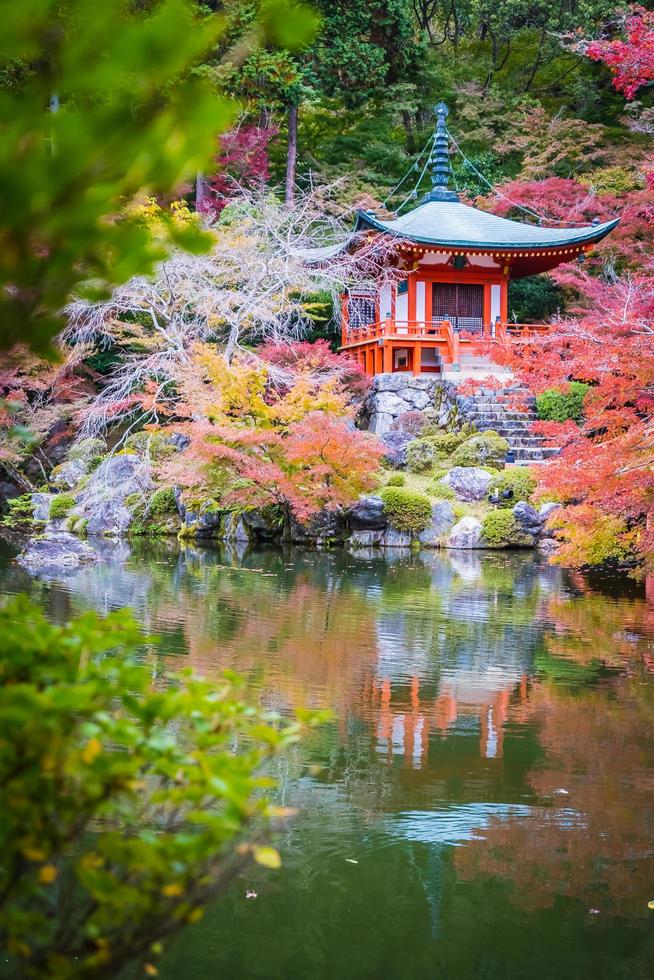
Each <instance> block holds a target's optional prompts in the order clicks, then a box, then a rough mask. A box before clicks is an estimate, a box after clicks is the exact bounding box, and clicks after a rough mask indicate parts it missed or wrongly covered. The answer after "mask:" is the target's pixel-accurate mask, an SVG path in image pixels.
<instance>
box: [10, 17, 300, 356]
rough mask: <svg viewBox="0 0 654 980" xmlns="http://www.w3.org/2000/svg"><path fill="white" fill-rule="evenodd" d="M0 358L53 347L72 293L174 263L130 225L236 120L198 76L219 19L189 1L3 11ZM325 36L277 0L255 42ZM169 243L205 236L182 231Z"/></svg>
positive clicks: (97, 289)
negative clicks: (133, 206) (136, 208)
mask: <svg viewBox="0 0 654 980" xmlns="http://www.w3.org/2000/svg"><path fill="white" fill-rule="evenodd" d="M0 7H1V10H2V33H1V35H0V124H1V126H2V131H3V134H2V141H1V142H0V194H1V196H2V202H3V206H2V214H1V216H0V349H3V348H4V349H6V348H8V347H10V346H11V345H12V344H14V343H16V342H22V343H27V344H30V345H31V346H32V347H34V348H35V349H37V350H47V348H48V343H49V341H50V339H51V338H52V336H53V335H54V334H55V333H56V332H57V331H58V330H59V329H60V328H61V321H60V319H59V311H60V310H61V308H62V307H63V306H64V305H65V303H66V302H67V301H68V300H69V299H70V297H71V295H72V294H73V293H74V292H77V293H80V292H81V293H82V294H86V295H97V294H98V293H102V292H103V291H106V289H107V288H108V287H109V286H110V285H111V284H115V283H121V282H124V281H126V280H127V279H129V278H130V277H131V276H134V275H139V274H142V273H147V272H149V271H150V270H151V268H152V266H153V265H154V263H155V262H157V261H158V260H160V259H161V258H163V256H164V254H165V246H166V244H167V243H166V241H165V240H164V241H162V240H158V241H157V240H153V237H152V235H151V233H150V231H148V229H147V227H144V225H143V223H142V222H139V221H137V220H134V219H133V218H130V216H129V205H130V203H131V202H133V201H134V199H135V198H137V197H138V196H139V195H143V194H151V195H159V194H162V195H165V194H169V193H173V192H175V191H179V188H180V186H181V185H182V183H183V181H185V180H189V179H193V177H194V175H195V173H196V171H199V170H200V171H201V170H204V169H206V168H207V167H208V166H209V164H210V162H211V160H212V159H213V157H214V156H215V153H216V138H217V135H218V134H219V133H220V132H222V131H224V129H225V128H226V127H227V126H228V125H229V123H230V121H231V119H232V116H233V106H232V105H231V104H230V103H229V101H228V100H226V99H225V98H224V97H221V96H219V95H218V94H217V93H216V92H215V91H214V90H213V89H212V87H211V84H210V82H209V81H208V80H207V79H206V78H203V77H201V76H202V74H203V73H202V72H201V71H199V70H198V69H199V68H200V66H201V65H202V64H203V62H204V61H205V60H206V59H209V60H210V59H211V58H212V53H213V56H215V51H216V46H217V44H218V41H219V39H220V38H221V35H222V33H223V23H222V20H221V18H220V17H219V16H216V15H214V14H212V13H211V12H210V11H208V10H207V8H206V7H202V6H200V5H195V4H193V3H192V2H191V0H154V2H150V3H138V4H137V3H134V2H130V0H103V2H102V3H98V2H97V0H20V3H16V2H14V0H0ZM315 28H316V20H315V17H314V16H313V14H312V13H311V12H310V11H309V10H308V9H307V8H306V7H303V6H302V5H296V4H294V3H293V0H267V2H266V4H265V5H264V6H263V8H262V13H261V17H260V23H259V24H257V25H256V27H255V29H253V31H252V34H251V37H250V38H249V39H248V41H247V44H245V45H244V44H241V46H240V50H239V52H235V54H234V57H243V56H245V54H246V53H247V50H248V46H250V47H251V46H255V45H256V44H259V43H261V42H270V43H273V44H274V43H280V42H281V43H284V44H285V45H286V46H291V45H300V44H302V43H303V42H304V41H305V40H307V39H310V37H311V35H312V33H313V32H314V31H315ZM168 241H176V242H177V243H178V244H180V245H182V246H183V247H185V248H187V249H189V250H192V251H198V250H202V249H203V248H205V247H208V245H209V240H208V236H207V235H206V234H205V233H203V232H202V231H201V229H200V228H199V227H198V226H195V225H193V224H191V225H189V226H186V227H180V226H179V224H178V223H177V224H175V223H174V222H171V224H170V226H169V229H168Z"/></svg>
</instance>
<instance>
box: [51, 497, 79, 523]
mask: <svg viewBox="0 0 654 980" xmlns="http://www.w3.org/2000/svg"><path fill="white" fill-rule="evenodd" d="M74 506H75V497H74V496H73V494H72V493H60V494H58V495H57V496H56V497H55V498H54V499H53V500H51V501H50V511H49V515H50V520H54V519H55V518H57V517H67V516H68V512H69V511H70V510H71V508H73V507H74Z"/></svg>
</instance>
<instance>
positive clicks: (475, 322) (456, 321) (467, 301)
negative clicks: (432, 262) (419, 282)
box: [432, 282, 484, 333]
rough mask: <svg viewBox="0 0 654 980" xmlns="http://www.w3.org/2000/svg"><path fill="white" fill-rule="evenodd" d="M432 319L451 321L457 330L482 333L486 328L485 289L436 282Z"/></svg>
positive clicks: (474, 285) (466, 284)
mask: <svg viewBox="0 0 654 980" xmlns="http://www.w3.org/2000/svg"><path fill="white" fill-rule="evenodd" d="M432 319H434V320H449V321H450V323H451V324H452V326H453V327H454V329H455V330H459V331H469V332H471V333H480V332H481V331H482V330H483V328H484V287H483V286H480V285H477V284H475V283H458V282H435V283H434V291H433V296H432Z"/></svg>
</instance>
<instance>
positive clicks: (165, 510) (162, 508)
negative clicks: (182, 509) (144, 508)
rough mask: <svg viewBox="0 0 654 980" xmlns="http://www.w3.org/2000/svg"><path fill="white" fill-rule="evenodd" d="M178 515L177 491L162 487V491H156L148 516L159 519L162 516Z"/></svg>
mask: <svg viewBox="0 0 654 980" xmlns="http://www.w3.org/2000/svg"><path fill="white" fill-rule="evenodd" d="M176 513H177V501H176V500H175V491H174V490H173V488H172V487H162V488H161V490H156V491H155V492H154V493H153V494H152V499H151V500H150V504H149V506H148V514H150V515H151V516H152V517H157V516H160V515H162V514H176Z"/></svg>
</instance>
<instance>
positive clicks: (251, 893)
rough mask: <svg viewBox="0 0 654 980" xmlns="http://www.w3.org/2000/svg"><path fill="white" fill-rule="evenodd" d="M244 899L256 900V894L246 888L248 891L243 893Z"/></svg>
mask: <svg viewBox="0 0 654 980" xmlns="http://www.w3.org/2000/svg"><path fill="white" fill-rule="evenodd" d="M245 897H246V898H256V897H257V893H256V892H253V891H252V890H251V889H250V888H248V890H247V891H246V893H245Z"/></svg>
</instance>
